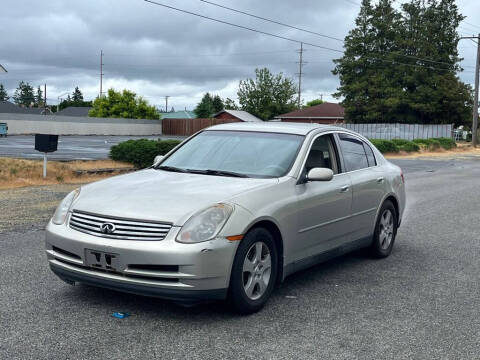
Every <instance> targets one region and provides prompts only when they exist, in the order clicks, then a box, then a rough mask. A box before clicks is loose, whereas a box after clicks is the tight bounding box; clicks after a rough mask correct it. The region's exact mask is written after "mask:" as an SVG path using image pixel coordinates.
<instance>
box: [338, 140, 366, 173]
mask: <svg viewBox="0 0 480 360" xmlns="http://www.w3.org/2000/svg"><path fill="white" fill-rule="evenodd" d="M339 136H340V146H341V148H342V153H343V159H344V161H345V166H346V168H347V169H346V170H347V171H354V170H360V169H364V168H368V163H369V162H368V159H367V154H366V153H365V148H364V147H363V141H361V140H359V139H357V138H355V137H353V136H350V135H347V134H339Z"/></svg>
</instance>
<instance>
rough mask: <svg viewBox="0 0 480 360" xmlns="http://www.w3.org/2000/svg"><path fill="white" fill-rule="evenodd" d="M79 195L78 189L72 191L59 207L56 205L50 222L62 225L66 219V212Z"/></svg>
mask: <svg viewBox="0 0 480 360" xmlns="http://www.w3.org/2000/svg"><path fill="white" fill-rule="evenodd" d="M79 194H80V189H75V190H73V191H72V192H71V193H70V194H68V195H67V196H65V199H63V200H62V202H61V203H60V205H58V207H57V210H55V214H53V217H52V222H53V223H54V224H57V225H62V224H63V223H64V222H65V219H66V218H67V214H68V210H70V206H72V203H73V200H75V199H76V198H77V197H78V195H79Z"/></svg>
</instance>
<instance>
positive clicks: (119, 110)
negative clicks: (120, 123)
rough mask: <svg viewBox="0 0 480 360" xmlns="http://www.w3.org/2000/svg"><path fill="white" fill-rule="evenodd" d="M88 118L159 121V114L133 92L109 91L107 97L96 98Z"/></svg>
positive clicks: (153, 107)
mask: <svg viewBox="0 0 480 360" xmlns="http://www.w3.org/2000/svg"><path fill="white" fill-rule="evenodd" d="M88 116H92V117H104V118H126V119H160V113H159V112H158V110H157V109H156V108H155V106H151V105H149V104H148V102H147V101H146V100H145V99H143V98H142V97H140V96H137V94H135V93H134V92H133V91H129V90H123V91H122V92H119V91H118V92H117V91H115V90H114V89H109V90H108V92H107V96H102V97H97V98H96V99H95V100H94V101H93V104H92V110H90V111H89V113H88Z"/></svg>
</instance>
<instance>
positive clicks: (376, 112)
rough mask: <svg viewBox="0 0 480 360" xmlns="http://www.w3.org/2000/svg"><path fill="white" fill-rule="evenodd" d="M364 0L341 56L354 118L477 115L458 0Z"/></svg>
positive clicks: (435, 119) (349, 114)
mask: <svg viewBox="0 0 480 360" xmlns="http://www.w3.org/2000/svg"><path fill="white" fill-rule="evenodd" d="M392 2H393V1H392V0H380V1H379V2H378V3H377V4H376V5H375V6H372V5H371V2H370V0H363V2H362V7H361V9H360V13H359V15H358V17H357V19H356V26H355V28H354V29H353V30H351V31H350V33H349V34H348V35H347V37H346V38H345V53H344V56H343V57H342V58H340V59H337V60H335V64H336V67H335V69H334V70H333V73H334V74H338V75H339V77H340V87H339V89H338V92H337V93H336V95H337V96H338V97H343V105H344V106H345V113H346V115H345V116H346V119H347V121H351V122H357V123H361V122H400V123H402V122H403V123H426V124H428V123H449V124H450V123H455V124H457V125H460V124H463V123H465V122H469V121H470V114H471V102H472V101H471V89H470V87H469V86H468V85H465V84H464V83H462V82H461V81H460V80H459V78H458V76H457V75H456V74H457V72H458V71H460V70H461V68H460V66H459V61H460V60H461V59H460V58H459V57H458V52H457V42H458V34H457V27H458V25H459V23H460V21H461V20H462V19H463V16H462V15H460V14H459V12H458V8H457V6H456V5H455V0H426V1H424V0H411V1H410V2H409V3H405V4H403V5H402V7H401V9H400V10H395V9H394V8H393V7H392Z"/></svg>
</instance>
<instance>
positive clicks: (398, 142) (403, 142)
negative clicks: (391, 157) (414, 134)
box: [392, 139, 411, 146]
mask: <svg viewBox="0 0 480 360" xmlns="http://www.w3.org/2000/svg"><path fill="white" fill-rule="evenodd" d="M392 142H393V143H394V144H395V145H397V146H404V145H407V144H410V143H411V141H409V140H403V139H392Z"/></svg>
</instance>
